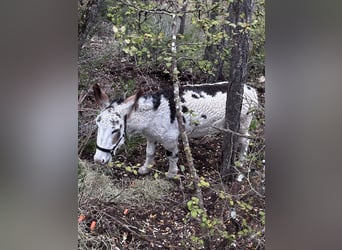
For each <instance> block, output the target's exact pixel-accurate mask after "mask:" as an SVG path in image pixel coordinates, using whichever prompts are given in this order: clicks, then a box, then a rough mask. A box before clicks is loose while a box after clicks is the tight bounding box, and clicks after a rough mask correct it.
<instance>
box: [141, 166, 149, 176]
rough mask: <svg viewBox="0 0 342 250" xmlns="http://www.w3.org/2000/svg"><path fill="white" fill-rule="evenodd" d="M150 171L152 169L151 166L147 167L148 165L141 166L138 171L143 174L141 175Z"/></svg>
mask: <svg viewBox="0 0 342 250" xmlns="http://www.w3.org/2000/svg"><path fill="white" fill-rule="evenodd" d="M149 172H150V169H149V168H146V167H140V168H139V169H138V173H139V174H141V175H145V174H148V173H149Z"/></svg>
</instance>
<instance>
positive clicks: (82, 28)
mask: <svg viewBox="0 0 342 250" xmlns="http://www.w3.org/2000/svg"><path fill="white" fill-rule="evenodd" d="M103 3H104V0H89V1H88V3H87V5H86V7H85V9H84V11H83V12H82V13H81V16H80V20H79V21H78V50H79V51H80V50H81V49H82V46H83V44H84V43H85V41H86V39H87V37H88V35H89V33H90V31H91V29H92V27H94V25H95V23H96V18H97V16H98V13H99V11H100V8H101V6H102V4H103ZM79 4H80V5H83V4H84V2H81V1H80V2H79ZM79 11H80V10H79Z"/></svg>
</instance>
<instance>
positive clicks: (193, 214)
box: [190, 210, 198, 218]
mask: <svg viewBox="0 0 342 250" xmlns="http://www.w3.org/2000/svg"><path fill="white" fill-rule="evenodd" d="M190 214H191V217H192V218H197V214H198V213H197V211H196V210H192V211H191V212H190Z"/></svg>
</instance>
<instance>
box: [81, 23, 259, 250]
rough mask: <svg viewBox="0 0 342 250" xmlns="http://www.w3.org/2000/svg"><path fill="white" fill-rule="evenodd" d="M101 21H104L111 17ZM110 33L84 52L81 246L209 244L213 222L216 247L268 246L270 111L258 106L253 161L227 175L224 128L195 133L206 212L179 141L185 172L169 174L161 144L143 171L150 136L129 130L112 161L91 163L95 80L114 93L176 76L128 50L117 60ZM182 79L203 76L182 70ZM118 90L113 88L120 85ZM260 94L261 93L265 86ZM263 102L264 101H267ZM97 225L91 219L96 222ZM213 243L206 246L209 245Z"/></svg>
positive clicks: (195, 153)
mask: <svg viewBox="0 0 342 250" xmlns="http://www.w3.org/2000/svg"><path fill="white" fill-rule="evenodd" d="M102 25H104V26H106V25H107V24H106V23H103V24H102ZM109 37H110V32H108V33H106V34H103V33H102V34H95V35H94V36H93V37H92V39H91V40H90V42H89V43H88V44H87V45H86V46H85V47H84V48H83V49H82V51H81V53H80V60H79V166H78V173H79V215H80V216H81V215H82V216H84V219H83V220H82V221H80V222H79V227H78V240H79V247H78V248H79V249H204V248H205V242H204V240H205V239H208V238H206V237H205V236H206V234H205V233H204V232H205V230H203V228H204V227H206V228H208V229H209V232H210V236H209V245H210V249H263V248H264V247H265V162H264V150H265V142H264V140H263V139H262V138H263V136H264V135H263V129H264V122H265V121H264V113H263V112H262V111H259V112H258V113H257V117H256V121H257V122H256V124H257V125H255V126H254V130H253V136H258V137H259V138H260V139H257V140H254V141H253V142H252V145H251V149H250V152H249V156H248V161H247V162H246V163H245V164H244V165H242V166H239V165H237V166H235V167H234V172H233V173H232V174H231V176H230V177H231V178H230V179H229V181H227V179H224V178H222V176H221V174H220V165H221V148H222V136H221V135H216V136H206V137H204V138H199V139H191V140H190V145H191V150H192V154H193V158H194V164H195V167H196V169H197V171H198V175H199V176H200V177H201V178H202V181H203V187H202V191H203V197H204V201H205V208H206V210H207V213H208V218H202V217H201V212H200V211H197V215H196V212H194V210H196V206H195V205H193V206H191V204H190V203H191V202H192V203H193V204H195V203H196V200H195V199H194V198H193V197H195V190H194V185H193V182H192V178H191V176H190V174H189V171H188V170H187V163H186V159H185V154H184V152H183V148H182V146H181V143H180V153H179V162H178V164H179V166H185V167H184V168H182V167H181V169H182V171H180V173H179V178H177V179H174V180H169V179H166V177H165V175H164V173H165V172H166V171H167V169H168V162H167V158H166V155H165V152H164V150H163V149H162V147H161V146H158V147H157V150H156V156H155V160H156V165H155V166H154V168H153V170H152V171H151V173H149V174H148V175H145V176H141V175H138V174H137V172H136V171H137V168H138V167H139V166H140V165H141V164H143V163H144V160H145V146H146V142H145V141H144V140H143V139H142V138H139V137H135V138H131V139H129V140H128V141H127V142H126V143H125V146H123V148H122V149H120V150H119V152H118V154H117V155H116V156H115V157H113V163H110V164H109V165H107V166H100V165H96V164H94V163H93V160H92V157H93V154H94V153H95V136H96V127H95V122H94V119H95V117H96V115H97V114H98V112H99V110H98V108H97V106H96V104H95V101H94V97H93V93H92V89H91V86H92V84H94V83H99V84H100V85H101V86H102V87H104V88H105V89H106V92H107V93H109V95H110V96H111V97H112V98H114V97H115V96H118V95H124V94H125V93H126V94H128V95H130V94H133V93H134V92H135V91H136V90H137V89H138V88H142V89H143V90H144V91H145V92H152V91H155V90H157V89H159V88H163V87H165V86H170V84H171V82H170V79H169V77H168V76H167V75H165V74H164V73H162V72H163V70H162V69H153V70H151V69H150V70H141V69H140V68H138V67H136V66H135V65H134V63H132V62H129V61H128V60H126V59H125V58H121V59H120V60H118V59H117V58H115V57H113V56H112V55H113V54H114V53H115V44H114V43H113V42H112V40H111V39H110V38H109ZM183 78H184V79H186V81H184V84H186V83H197V81H198V78H196V77H191V76H189V75H187V76H184V77H183ZM114 91H115V92H114ZM260 98H261V99H262V100H263V96H262V93H260ZM262 102H263V101H262ZM94 221H95V222H96V225H95V227H94V225H93V226H92V223H94ZM206 248H208V246H207V247H206Z"/></svg>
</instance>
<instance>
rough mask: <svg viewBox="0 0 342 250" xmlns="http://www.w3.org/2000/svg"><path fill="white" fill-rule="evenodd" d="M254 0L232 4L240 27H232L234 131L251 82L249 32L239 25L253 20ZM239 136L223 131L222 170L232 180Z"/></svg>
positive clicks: (229, 121) (229, 107)
mask: <svg viewBox="0 0 342 250" xmlns="http://www.w3.org/2000/svg"><path fill="white" fill-rule="evenodd" d="M252 7H253V0H243V1H240V0H236V1H234V2H232V3H231V4H230V6H229V10H228V11H229V21H230V22H232V23H234V24H235V25H236V28H232V29H230V30H228V32H229V33H230V34H231V35H232V36H231V37H232V39H231V40H232V44H233V47H232V49H231V56H230V69H229V79H230V84H229V85H228V89H227V102H226V119H225V123H224V128H229V129H230V130H232V131H234V132H238V131H239V127H240V113H241V106H242V99H243V85H244V84H245V83H246V82H247V60H248V50H249V32H248V30H246V29H244V28H243V27H241V25H238V23H239V22H241V23H250V21H251V16H252ZM236 141H237V136H236V135H235V134H232V133H229V132H224V133H223V152H222V169H221V170H222V171H221V173H222V174H223V175H224V176H226V177H228V178H225V179H226V180H227V181H231V177H232V165H233V164H234V158H235V155H234V152H235V149H236Z"/></svg>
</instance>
